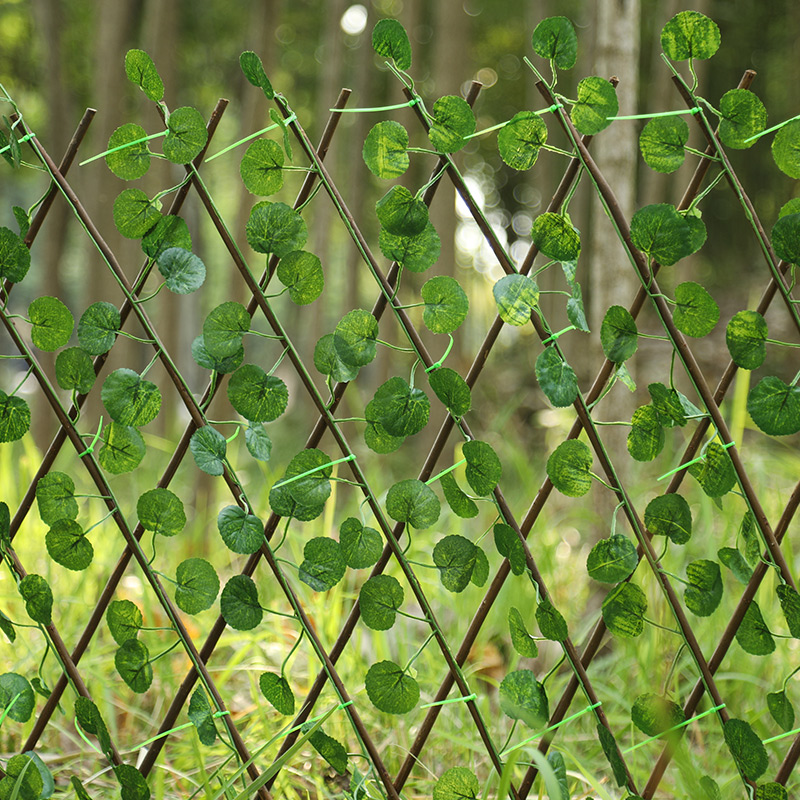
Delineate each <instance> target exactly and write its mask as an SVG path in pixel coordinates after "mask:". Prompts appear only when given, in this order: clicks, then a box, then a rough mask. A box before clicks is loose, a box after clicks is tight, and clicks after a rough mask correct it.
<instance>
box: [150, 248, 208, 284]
mask: <svg viewBox="0 0 800 800" xmlns="http://www.w3.org/2000/svg"><path fill="white" fill-rule="evenodd" d="M157 261H158V270H159V272H160V273H161V274H162V275H163V276H164V277H165V278H166V284H167V289H169V290H170V291H171V292H174V293H175V294H191V293H192V292H194V291H196V290H197V289H199V288H200V287H201V286H202V285H203V283H204V282H205V279H206V265H205V264H204V263H203V262H202V261H201V260H200V259H199V258H198V257H197V256H196V255H195V254H194V253H190V252H189V251H188V250H184V249H183V248H181V247H168V248H166V249H165V250H162V251H161V253H160V254H159V256H158V259H157Z"/></svg>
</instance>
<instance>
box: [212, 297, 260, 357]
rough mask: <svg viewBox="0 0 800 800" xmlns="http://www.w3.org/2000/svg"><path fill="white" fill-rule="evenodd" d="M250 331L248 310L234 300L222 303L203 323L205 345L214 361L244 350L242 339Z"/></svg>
mask: <svg viewBox="0 0 800 800" xmlns="http://www.w3.org/2000/svg"><path fill="white" fill-rule="evenodd" d="M249 330H250V315H249V314H248V313H247V309H246V308H245V307H244V306H243V305H242V304H241V303H236V302H234V301H233V300H229V301H228V302H226V303H220V305H218V306H217V307H216V308H214V309H212V311H211V312H210V313H209V315H208V316H207V317H206V318H205V321H204V322H203V344H204V345H205V348H206V350H207V351H208V353H209V355H210V356H211V357H212V358H214V359H222V358H228V357H230V356H235V355H237V354H238V353H239V351H240V350H241V349H242V337H243V336H244V334H245V333H247V332H248V331H249Z"/></svg>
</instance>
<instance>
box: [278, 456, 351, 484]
mask: <svg viewBox="0 0 800 800" xmlns="http://www.w3.org/2000/svg"><path fill="white" fill-rule="evenodd" d="M355 460H356V457H355V454H352V453H351V454H350V455H349V456H346V457H345V458H337V459H336V461H329V462H328V463H327V464H320V465H319V466H318V467H314V468H313V469H307V470H306V471H305V472H301V473H300V474H299V475H294V476H293V477H291V478H286V480H283V481H278V482H277V483H274V484H272V488H273V489H277V488H278V487H279V486H286V484H287V483H292V482H293V481H299V480H300V478H305V477H306V476H307V475H313V474H314V473H315V472H319V471H320V470H321V469H326V468H327V467H333V466H336V464H341V463H342V462H344V461H355Z"/></svg>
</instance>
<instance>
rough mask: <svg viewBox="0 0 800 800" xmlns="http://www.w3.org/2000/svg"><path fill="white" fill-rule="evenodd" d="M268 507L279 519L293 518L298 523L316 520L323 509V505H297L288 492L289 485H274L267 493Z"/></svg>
mask: <svg viewBox="0 0 800 800" xmlns="http://www.w3.org/2000/svg"><path fill="white" fill-rule="evenodd" d="M269 506H270V508H271V509H272V510H273V511H274V512H275V513H276V514H277V515H278V516H281V517H294V518H295V519H296V520H299V521H300V522H310V521H311V520H312V519H316V518H317V517H318V516H319V515H320V514H321V513H322V511H323V509H324V508H325V504H324V503H319V504H317V505H303V504H302V503H298V502H297V500H295V499H294V497H292V495H291V493H290V492H289V485H281V486H279V485H277V484H276V485H275V486H273V487H272V489H270V492H269Z"/></svg>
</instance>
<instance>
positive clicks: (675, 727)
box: [622, 703, 789, 755]
mask: <svg viewBox="0 0 800 800" xmlns="http://www.w3.org/2000/svg"><path fill="white" fill-rule="evenodd" d="M722 708H725V703H722V704H721V705H718V706H714V708H709V709H708V711H704V712H703V713H702V714H697V715H696V716H694V717H690V718H689V719H687V720H684V721H683V722H680V723H678V724H677V725H673V726H672V727H671V728H667V730H665V731H662V732H661V733H659V734H658V736H649V737H648V738H647V739H645V740H644V741H643V742H639V743H638V744H635V745H632V746H631V747H629V748H627V750H623V751H622V754H623V755H625V753H630V752H631V750H637V749H638V748H640V747H644V746H645V745H646V744H647V743H648V742H652V741H654V740H656V739H661V738H662V737H664V736H665V735H666V734H668V733H671V732H672V731H677V730H679V729H680V728H685V727H686V726H687V725H690V724H691V723H692V722H694V721H695V720H697V719H702V718H703V717H707V716H708V715H709V714H713V713H714V712H715V711H719V710H720V709H722ZM783 735H784V736H789V734H788V733H785V734H783ZM775 738H776V739H780V738H781V737H780V736H776V737H775ZM771 741H773V740H772V739H767V740H766V742H771ZM766 742H765V743H766Z"/></svg>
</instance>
